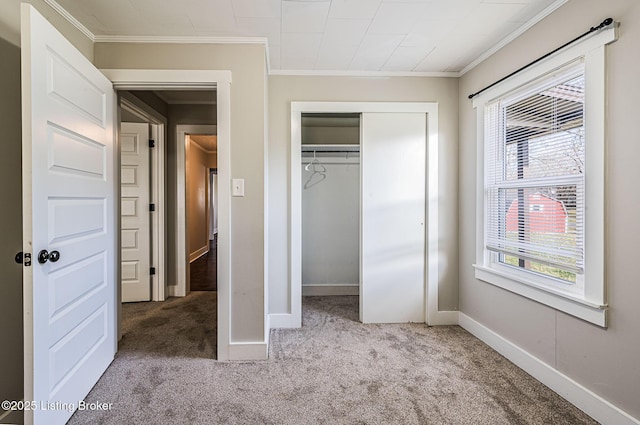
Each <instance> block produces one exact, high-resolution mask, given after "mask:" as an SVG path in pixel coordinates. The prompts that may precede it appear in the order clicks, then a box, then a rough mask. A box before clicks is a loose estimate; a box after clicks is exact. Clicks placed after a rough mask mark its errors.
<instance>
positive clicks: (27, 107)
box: [22, 4, 116, 424]
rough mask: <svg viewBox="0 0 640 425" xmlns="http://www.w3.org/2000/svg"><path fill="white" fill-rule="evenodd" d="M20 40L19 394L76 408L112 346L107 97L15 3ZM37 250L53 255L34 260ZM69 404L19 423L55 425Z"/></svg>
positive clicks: (96, 76)
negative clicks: (22, 256)
mask: <svg viewBox="0 0 640 425" xmlns="http://www.w3.org/2000/svg"><path fill="white" fill-rule="evenodd" d="M22 37H23V38H22V86H23V88H22V90H23V91H22V93H23V95H22V105H23V191H24V192H23V199H24V201H23V202H24V207H23V214H24V218H23V219H24V229H23V239H24V251H25V252H30V253H32V254H33V261H32V265H31V266H30V267H25V268H24V271H25V272H24V314H25V400H35V401H37V402H38V403H53V402H61V403H70V404H69V405H70V406H77V404H78V401H79V400H82V399H83V398H84V397H85V396H86V394H87V393H88V392H89V390H90V389H91V387H93V385H94V384H95V383H96V381H97V380H98V378H99V377H100V375H102V373H103V372H104V370H105V369H106V368H107V366H108V365H109V364H110V363H111V361H112V360H113V356H114V354H115V350H116V339H115V308H114V301H115V215H114V211H115V204H114V200H115V180H116V179H115V161H114V143H113V136H114V128H113V110H114V99H115V94H114V91H113V88H112V85H111V82H110V81H109V80H107V79H106V78H105V77H104V76H103V75H102V74H101V73H100V72H99V71H98V70H97V69H96V68H95V67H94V66H93V65H92V64H91V63H90V62H89V61H88V60H87V59H86V58H85V57H84V56H82V54H80V52H78V51H77V50H76V49H75V48H74V47H73V46H72V45H71V44H70V43H69V42H68V41H67V40H66V39H64V37H63V36H62V35H60V34H59V33H58V32H57V31H56V30H55V29H54V28H53V27H52V26H51V25H50V24H49V23H48V22H47V21H46V20H45V19H44V18H43V17H42V16H41V15H40V14H38V13H37V12H36V11H35V9H33V7H31V6H29V5H24V4H23V6H22ZM42 250H47V251H48V252H52V251H58V252H59V253H60V257H59V259H58V260H57V261H55V262H54V261H53V260H54V258H51V259H50V260H48V261H47V262H45V263H42V264H41V263H39V262H38V253H39V252H40V251H42ZM39 406H40V404H39ZM69 410H70V409H51V410H47V409H37V410H35V411H25V423H34V422H35V423H36V424H40V423H42V424H45V423H46V424H63V423H65V422H66V421H67V420H68V419H69V417H70V416H71V415H72V413H73V411H69Z"/></svg>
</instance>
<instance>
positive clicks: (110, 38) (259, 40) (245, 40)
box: [44, 0, 568, 78]
mask: <svg viewBox="0 0 640 425" xmlns="http://www.w3.org/2000/svg"><path fill="white" fill-rule="evenodd" d="M567 1H568V0H556V1H555V2H553V3H552V4H551V5H549V6H548V7H547V8H545V9H544V10H542V11H541V12H540V13H538V14H537V15H536V16H534V17H533V18H532V19H530V20H529V21H527V22H526V23H525V24H524V25H522V26H521V27H519V28H518V29H517V30H515V31H513V32H512V33H511V34H509V35H508V36H506V37H505V38H503V39H502V40H500V41H499V42H498V43H496V44H495V45H493V47H491V48H489V49H488V50H486V51H485V52H484V53H482V54H481V55H480V56H478V57H477V58H476V59H475V60H473V61H472V62H471V63H469V64H468V65H467V66H465V67H464V68H463V69H462V70H461V71H459V72H411V71H408V72H402V71H337V70H336V71H334V70H326V71H325V70H295V69H291V70H288V69H277V70H273V69H271V64H270V60H269V43H268V39H267V38H266V37H218V36H127V35H95V34H94V33H93V32H91V31H90V30H89V29H88V28H87V27H85V26H84V25H83V24H82V23H81V22H80V21H78V20H77V19H76V18H75V17H74V16H73V15H71V14H70V13H69V12H67V10H66V9H65V8H64V7H62V6H61V5H60V4H58V2H56V0H44V2H45V3H46V4H47V5H49V7H51V8H52V9H53V10H55V11H56V12H57V13H58V14H60V16H62V17H63V18H64V19H66V20H67V21H68V22H69V23H70V24H71V25H73V26H74V27H75V28H76V29H77V30H78V31H80V32H81V33H82V34H84V35H85V36H86V37H87V38H88V39H89V40H91V42H93V43H178V44H180V43H182V44H261V45H264V46H265V55H266V57H265V60H266V68H267V74H268V75H287V76H330V77H445V78H457V77H462V76H463V75H465V74H466V73H467V72H469V71H471V70H472V69H474V68H475V67H477V66H478V65H480V64H481V63H482V62H484V61H485V60H487V59H488V58H489V57H490V56H491V55H493V54H494V53H496V52H497V51H499V50H500V49H502V48H503V47H505V46H506V45H508V44H509V43H511V42H512V41H513V40H515V39H516V38H518V37H519V36H520V35H522V34H523V33H525V32H526V31H527V30H529V29H530V28H531V27H533V26H534V25H536V24H537V23H538V22H540V21H542V20H543V19H544V18H546V17H547V16H549V15H550V14H552V13H553V12H554V11H556V10H557V9H558V8H560V7H561V6H563V5H564V4H565V3H566V2H567Z"/></svg>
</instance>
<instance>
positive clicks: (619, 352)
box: [459, 0, 640, 418]
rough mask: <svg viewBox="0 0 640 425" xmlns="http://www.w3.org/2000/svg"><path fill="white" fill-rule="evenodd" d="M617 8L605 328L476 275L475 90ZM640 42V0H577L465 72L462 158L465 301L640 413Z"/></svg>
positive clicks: (463, 306)
mask: <svg viewBox="0 0 640 425" xmlns="http://www.w3.org/2000/svg"><path fill="white" fill-rule="evenodd" d="M609 16H610V17H612V18H614V19H615V20H616V21H620V22H621V26H620V39H619V40H618V41H617V42H615V43H613V44H612V45H610V46H609V47H608V54H607V56H608V73H609V78H608V83H607V90H608V111H607V120H608V121H607V127H606V134H607V140H606V145H607V158H606V164H607V169H608V171H607V179H606V186H605V190H606V198H607V203H606V214H607V216H608V219H607V221H606V227H605V231H606V246H605V249H606V258H607V266H606V269H607V270H606V281H607V287H608V296H609V305H610V316H609V317H610V327H609V329H606V330H605V329H602V328H599V327H597V326H594V325H591V324H589V323H586V322H583V321H581V320H579V319H576V318H575V317H572V316H569V315H567V314H565V313H561V312H558V311H556V310H554V309H552V308H549V307H546V306H544V305H542V304H538V303H536V302H533V301H530V300H528V299H526V298H523V297H520V296H518V295H514V294H512V293H510V292H507V291H505V290H502V289H500V288H497V287H495V286H492V285H489V284H487V283H484V282H481V281H478V280H476V279H475V278H474V270H473V267H472V264H473V263H474V262H475V243H476V240H475V235H476V215H475V211H476V204H475V201H476V132H475V130H476V118H475V113H474V110H473V107H472V105H471V101H469V100H468V99H467V96H468V95H469V94H470V93H473V92H475V91H477V90H479V89H481V88H482V87H484V86H485V85H487V84H489V83H492V82H493V81H495V80H497V79H498V78H500V77H502V76H504V75H507V74H509V73H510V72H512V71H513V70H515V69H518V68H519V67H520V66H522V65H524V64H526V63H528V62H529V61H531V60H533V59H535V58H537V57H538V56H541V55H543V54H545V53H546V52H548V51H550V50H552V49H554V48H556V47H558V46H560V45H562V44H563V43H565V42H566V41H568V40H571V39H572V38H574V37H575V36H577V35H579V34H582V33H583V32H584V31H586V30H588V29H589V28H590V27H591V26H595V25H597V24H599V23H600V22H601V21H602V20H603V19H604V18H606V17H609ZM638 45H640V3H638V1H637V0H616V1H610V2H603V1H599V0H570V1H569V2H567V3H566V4H565V5H564V6H562V7H561V8H560V9H558V10H557V11H556V12H554V13H553V14H552V15H551V16H549V17H547V18H546V19H544V20H543V21H542V22H540V23H539V24H537V25H535V26H534V27H533V28H531V29H530V30H529V31H527V32H526V33H525V34H523V35H522V36H520V37H519V38H518V39H516V40H515V41H514V42H512V43H511V44H509V45H507V46H506V47H504V48H503V49H502V50H500V51H499V52H498V53H496V54H494V55H493V56H492V57H491V58H489V59H488V60H487V61H485V62H483V63H482V64H481V65H480V66H478V67H477V68H475V69H474V70H472V71H471V72H469V73H467V74H465V75H464V77H462V79H461V80H460V165H459V170H460V225H459V227H460V233H459V234H460V263H459V267H460V310H461V311H462V312H463V313H465V314H466V315H468V316H470V317H471V318H473V319H475V320H476V321H478V322H480V323H482V324H483V325H485V326H487V327H488V328H490V329H491V330H493V331H495V332H496V333H498V334H500V335H501V336H503V337H504V338H506V339H508V340H510V341H511V342H513V343H514V344H516V345H518V346H520V347H522V348H523V349H525V350H527V351H528V352H530V353H531V354H533V355H534V356H536V357H538V358H539V359H541V360H543V361H544V362H546V363H547V364H549V365H550V366H551V367H553V368H555V369H557V370H558V371H560V372H561V373H563V374H566V375H567V376H569V377H570V378H572V379H574V380H575V381H577V382H578V383H580V384H582V385H584V386H585V387H587V388H589V389H590V390H591V391H593V392H595V393H596V394H598V395H600V396H602V397H604V398H605V399H607V400H609V401H611V402H612V403H613V404H614V405H616V406H618V407H620V408H622V409H623V410H625V411H626V412H628V413H630V414H632V415H634V416H635V417H636V418H640V398H639V396H638V382H640V367H638V359H639V358H640V338H639V337H638V336H639V332H640V331H639V330H640V308H638V300H640V285H638V270H637V268H636V265H637V264H638V259H637V252H638V250H637V246H636V245H637V244H636V241H637V240H638V239H640V220H639V219H638V217H639V214H638V211H639V210H640V191H639V190H638V187H637V182H638V181H639V180H640V168H639V167H638V166H637V160H638V158H639V157H640V144H639V143H638V129H637V125H636V124H635V123H636V122H637V121H638V117H637V115H638V106H637V102H638V99H640V85H639V84H637V79H638V76H639V75H640V56H638ZM586 113H587V114H588V111H587V112H586ZM587 238H588V235H587ZM587 243H589V242H588V240H587Z"/></svg>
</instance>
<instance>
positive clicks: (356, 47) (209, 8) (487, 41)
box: [57, 0, 561, 72]
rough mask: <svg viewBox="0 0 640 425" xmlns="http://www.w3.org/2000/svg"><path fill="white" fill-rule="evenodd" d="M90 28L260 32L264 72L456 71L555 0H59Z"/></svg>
mask: <svg viewBox="0 0 640 425" xmlns="http://www.w3.org/2000/svg"><path fill="white" fill-rule="evenodd" d="M57 2H58V3H59V4H60V5H61V6H62V7H63V8H64V9H66V10H67V11H68V12H69V13H70V14H71V15H72V16H74V17H75V18H76V19H77V20H78V21H80V22H81V23H82V24H83V25H84V26H86V27H87V28H88V29H89V30H90V31H91V32H93V33H94V34H95V35H96V36H110V35H111V36H163V37H172V36H179V37H197V36H203V37H205V36H206V37H212V36H221V37H247V36H250V37H266V38H267V39H268V44H269V55H270V57H269V59H270V67H271V70H275V71H278V70H286V71H342V72H344V71H352V72H362V71H384V72H459V71H461V70H462V69H464V68H465V67H466V66H467V65H469V64H470V63H471V62H473V61H474V60H475V59H477V58H478V57H479V56H481V55H482V54H483V53H484V52H485V51H487V50H488V49H490V48H491V47H492V46H494V45H495V44H496V43H498V42H500V41H501V40H502V39H504V38H505V37H507V36H508V35H509V34H511V33H512V32H514V31H516V30H517V29H518V28H520V27H522V26H523V25H525V23H527V22H528V21H530V20H531V19H532V18H533V17H535V16H536V15H538V14H539V13H541V12H542V11H543V10H545V9H546V8H548V7H550V6H552V5H557V4H558V3H561V2H559V1H558V0H180V1H176V0H109V1H105V0H57Z"/></svg>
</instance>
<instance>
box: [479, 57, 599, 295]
mask: <svg viewBox="0 0 640 425" xmlns="http://www.w3.org/2000/svg"><path fill="white" fill-rule="evenodd" d="M584 112H585V111H584V64H583V63H582V61H580V63H578V64H575V65H573V64H572V65H571V66H569V67H567V68H563V69H561V70H559V71H557V72H555V73H554V74H552V75H550V76H544V77H542V78H541V79H540V80H538V81H535V82H534V83H533V84H531V85H529V86H528V87H525V88H523V89H520V90H517V91H516V92H514V93H511V94H509V95H508V96H505V97H503V98H501V99H499V100H496V101H494V102H492V103H490V104H488V105H487V106H486V108H485V150H486V157H485V160H486V165H485V173H486V174H485V190H486V192H487V204H486V208H487V218H486V220H487V235H486V239H487V249H488V250H490V251H492V252H493V253H494V254H493V259H492V261H496V262H498V263H500V264H501V265H505V266H509V267H513V268H519V269H524V270H527V271H529V272H532V273H535V274H536V275H538V276H537V277H540V278H541V279H540V281H541V282H542V281H543V279H544V280H547V282H545V283H546V284H547V285H550V286H560V287H561V288H562V289H564V290H566V291H569V292H578V293H579V292H580V291H582V288H583V286H584V282H583V277H584V266H583V263H584V226H583V224H584V206H585V205H584V176H585V172H586V170H585V161H584V159H585V158H584V155H585V149H584V148H585V137H584V135H585V133H584ZM545 206H546V207H547V208H545ZM514 271H515V270H514Z"/></svg>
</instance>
